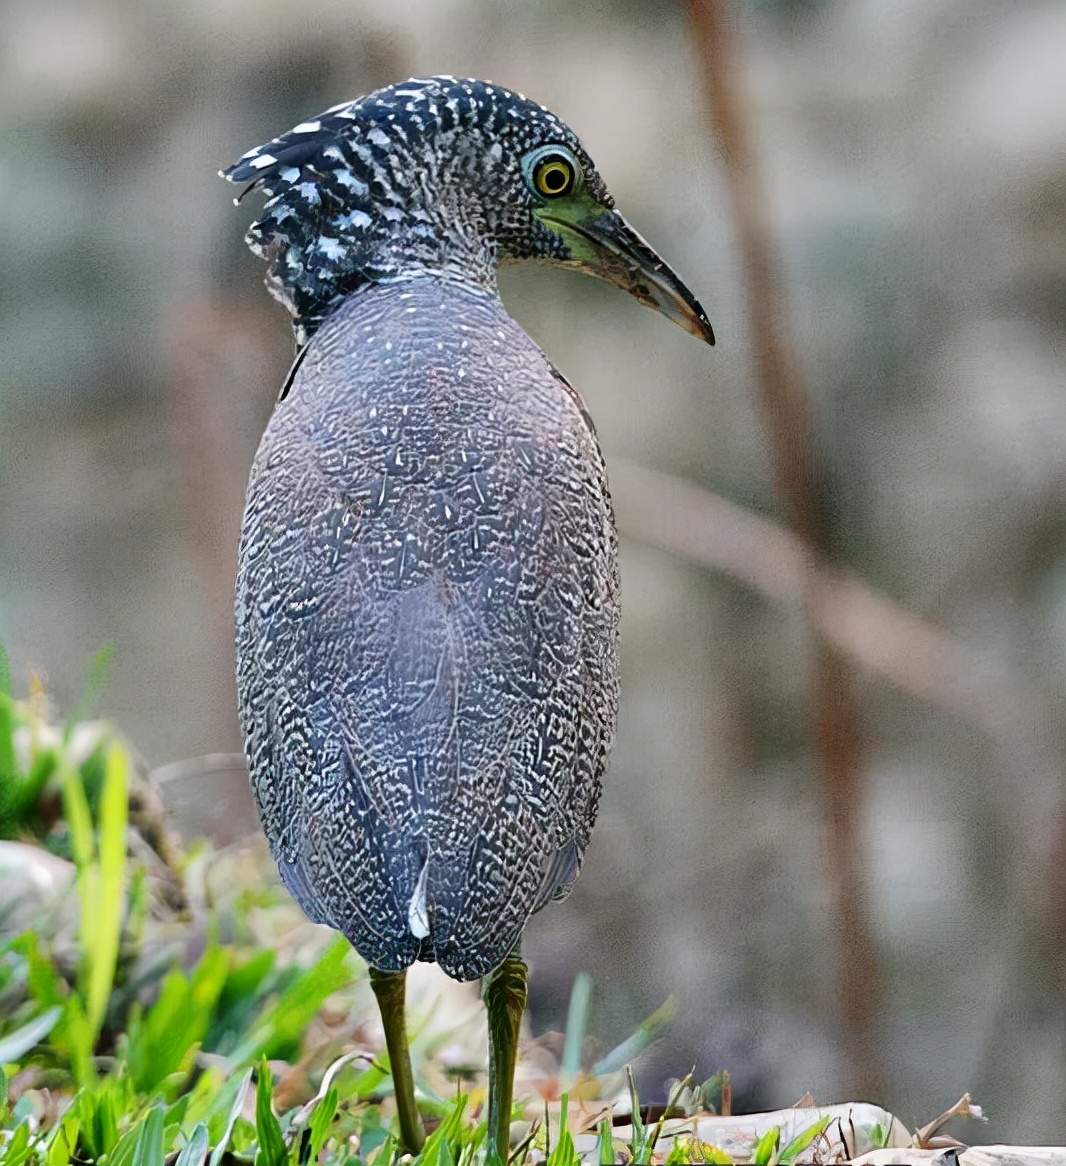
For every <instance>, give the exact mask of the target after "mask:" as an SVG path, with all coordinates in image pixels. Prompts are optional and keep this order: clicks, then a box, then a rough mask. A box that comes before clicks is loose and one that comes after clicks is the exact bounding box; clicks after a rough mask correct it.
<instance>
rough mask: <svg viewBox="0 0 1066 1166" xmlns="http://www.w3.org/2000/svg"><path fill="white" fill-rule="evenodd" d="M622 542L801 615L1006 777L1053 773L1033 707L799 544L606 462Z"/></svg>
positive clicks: (989, 668) (772, 526)
mask: <svg viewBox="0 0 1066 1166" xmlns="http://www.w3.org/2000/svg"><path fill="white" fill-rule="evenodd" d="M611 494H612V496H613V498H614V501H615V506H616V508H617V511H618V521H619V525H620V526H621V529H622V532H623V534H625V535H627V536H628V537H629V538H632V539H635V540H637V541H638V542H641V543H643V544H644V545H646V546H650V547H655V548H657V549H658V550H661V551H665V552H667V553H668V554H671V555H676V556H677V557H678V558H680V559H684V560H685V561H687V562H690V563H696V564H698V565H699V566H701V567H706V568H708V569H710V570H712V571H716V572H718V573H719V574H722V575H725V576H726V577H727V578H730V579H733V580H735V581H736V582H738V583H741V584H743V585H744V586H746V587H750V588H752V589H753V590H754V591H757V592H758V593H759V594H760V595H762V596H763V597H764V598H766V599H768V600H771V601H772V602H774V603H778V604H781V605H782V606H785V607H790V608H792V609H794V610H796V611H802V612H804V613H805V614H806V616H807V618H808V619H809V620H810V621H811V623H812V624H813V626H814V627H815V629H816V630H817V631H818V633H819V635H821V636H822V637H823V638H824V639H825V640H826V642H828V643H829V644H831V645H832V646H833V647H834V648H836V649H837V650H838V651H839V652H840V653H841V654H842V655H843V656H846V657H847V659H848V661H849V662H850V664H851V665H852V666H853V667H856V668H860V669H862V670H863V671H864V672H867V673H870V674H871V675H873V676H878V677H880V678H881V679H883V680H887V681H888V682H889V683H890V684H893V685H895V686H896V687H897V688H899V689H900V690H902V691H903V692H906V693H908V694H910V695H911V696H914V697H916V698H917V699H918V700H921V701H923V702H925V703H927V704H929V705H930V706H932V707H933V708H937V709H940V710H941V711H942V712H944V713H946V714H947V715H949V716H951V717H954V718H956V719H958V720H959V721H961V722H962V723H963V724H968V725H970V726H972V727H973V728H974V729H976V730H977V731H978V732H980V733H981V734H982V735H983V736H985V737H987V738H988V740H989V741H991V742H992V743H993V744H994V745H995V747H996V749H997V750H998V752H999V753H1000V755H1001V765H1002V767H1003V770H1004V772H1005V773H1006V774H1007V775H1010V776H1019V777H1020V776H1021V775H1022V774H1032V773H1042V774H1047V773H1049V772H1052V771H1056V772H1057V770H1058V761H1057V755H1056V752H1055V746H1054V744H1053V743H1052V742H1050V741H1049V740H1048V739H1047V736H1048V735H1047V731H1046V726H1047V725H1048V724H1049V723H1050V721H1049V717H1048V716H1047V714H1046V710H1043V707H1042V706H1043V703H1044V702H1043V701H1042V700H1041V699H1040V698H1039V697H1038V696H1037V695H1036V694H1034V693H1032V692H1029V691H1028V690H1026V689H1025V688H1024V687H1023V686H1022V685H1020V684H1019V683H1018V682H1017V680H1015V679H1014V678H1013V677H1012V676H1010V675H1009V674H1007V673H1006V672H1005V671H1003V670H1001V669H998V668H996V667H995V666H993V665H992V664H991V663H990V662H989V661H988V660H987V659H986V658H985V657H984V656H982V655H981V654H980V653H978V652H975V651H973V650H972V649H970V648H968V647H967V646H966V645H965V644H963V643H962V642H961V641H959V640H958V639H956V637H954V636H952V635H951V634H950V633H949V632H946V631H944V630H943V629H942V628H938V627H936V626H935V625H934V624H932V623H930V622H929V621H928V620H925V619H923V618H922V617H921V616H919V615H916V614H914V613H913V612H911V611H907V610H906V609H905V608H903V607H901V606H900V605H899V604H897V603H896V602H895V601H894V600H892V599H891V598H889V596H887V595H884V594H882V593H880V592H878V591H876V590H875V589H873V588H872V587H870V586H869V585H868V584H866V583H864V582H863V581H862V580H861V579H859V578H858V577H857V576H855V575H854V574H852V573H851V572H848V571H845V570H833V571H829V570H826V569H824V568H823V569H818V568H817V567H816V565H815V558H814V555H813V554H812V553H811V551H810V550H809V549H808V548H807V547H806V546H805V545H804V543H803V541H802V540H801V539H800V538H798V537H797V536H796V535H795V534H793V533H792V532H791V531H789V530H786V529H785V528H784V527H783V526H781V525H779V524H778V523H776V522H773V521H771V520H770V519H768V518H762V517H760V516H759V515H757V514H753V513H752V512H751V511H749V510H745V509H744V508H743V507H741V506H737V505H736V504H735V503H733V502H729V501H727V500H726V499H725V498H722V497H720V496H719V495H717V494H712V493H710V492H709V491H707V490H703V489H700V488H699V487H698V486H694V485H692V484H691V483H688V482H684V481H682V480H681V479H680V478H676V477H673V476H672V475H670V474H664V473H660V472H658V471H655V470H649V469H645V468H643V467H641V466H636V465H633V464H632V463H630V462H624V461H619V460H618V459H617V458H616V459H614V460H613V461H612V463H611Z"/></svg>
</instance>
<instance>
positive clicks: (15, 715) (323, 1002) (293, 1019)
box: [0, 650, 824, 1166]
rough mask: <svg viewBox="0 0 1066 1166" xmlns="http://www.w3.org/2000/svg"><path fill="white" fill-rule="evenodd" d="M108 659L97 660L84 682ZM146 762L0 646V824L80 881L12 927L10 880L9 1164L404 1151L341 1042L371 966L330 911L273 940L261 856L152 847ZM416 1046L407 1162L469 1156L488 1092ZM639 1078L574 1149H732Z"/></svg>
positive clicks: (605, 1063)
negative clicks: (621, 1115) (141, 820)
mask: <svg viewBox="0 0 1066 1166" xmlns="http://www.w3.org/2000/svg"><path fill="white" fill-rule="evenodd" d="M101 676H102V665H100V666H98V667H97V669H96V670H95V672H94V677H93V681H92V685H93V686H94V687H98V686H99V684H100V682H101ZM85 712H86V710H84V709H83V710H81V714H80V715H85ZM141 782H143V778H142V777H141V775H140V771H139V763H138V761H137V758H136V757H135V755H134V754H133V753H132V752H131V751H130V749H129V747H128V746H127V745H126V744H125V742H124V741H123V740H122V739H121V738H120V737H119V736H118V735H117V734H116V733H114V732H113V731H112V730H110V729H108V728H106V727H103V726H87V725H85V724H80V723H79V724H75V723H74V722H70V723H68V724H67V725H65V726H57V725H55V724H53V723H52V722H51V720H50V718H49V715H48V709H47V702H46V700H45V697H44V694H43V692H41V691H39V690H38V689H36V688H35V690H34V691H33V692H32V693H31V695H30V697H29V698H28V699H26V700H21V701H18V700H16V699H15V698H14V696H13V694H12V688H11V678H10V674H9V669H8V666H7V662H6V658H5V657H4V656H3V653H2V650H0V839H3V840H6V841H7V843H16V844H21V846H22V849H21V850H20V854H21V855H22V857H23V859H26V858H27V857H29V858H30V859H32V858H33V856H34V855H41V856H43V855H45V854H47V855H48V856H50V860H52V861H54V862H56V863H58V864H59V868H60V869H63V870H69V871H70V874H71V884H72V885H71V890H70V891H69V893H68V895H67V901H66V902H64V901H63V898H62V896H61V897H60V899H59V900H58V901H56V902H42V904H41V907H40V910H39V911H37V912H36V913H35V915H34V918H33V920H32V924H31V925H30V926H29V927H25V928H23V929H21V930H18V929H14V928H12V926H11V918H12V917H13V914H12V913H13V911H14V910H15V909H16V908H17V907H19V906H20V904H19V903H17V902H10V901H7V900H5V898H4V896H3V895H2V894H0V1166H23V1164H26V1166H68V1164H79V1166H80V1164H82V1163H90V1162H92V1163H97V1162H99V1163H104V1164H106V1166H160V1164H162V1163H164V1162H165V1163H167V1164H168V1166H172V1164H176V1166H208V1164H209V1166H231V1164H233V1163H248V1164H249V1166H307V1164H309V1163H316V1162H318V1163H329V1164H331V1166H347V1164H349V1163H351V1164H356V1163H359V1164H365V1166H375V1164H379V1163H380V1164H381V1166H386V1164H388V1163H390V1162H392V1160H393V1159H394V1158H395V1157H396V1156H397V1146H396V1142H395V1139H394V1136H393V1134H392V1130H391V1126H392V1105H391V1096H390V1090H391V1082H390V1080H389V1076H388V1072H387V1069H386V1068H384V1067H383V1066H382V1065H381V1064H379V1063H378V1062H377V1061H375V1060H373V1059H372V1058H371V1057H370V1056H368V1055H367V1054H365V1053H363V1052H362V1051H361V1050H360V1049H359V1048H353V1047H352V1045H351V1043H350V1039H351V1035H352V1033H353V1031H357V1030H358V1029H359V1027H360V1024H361V1023H362V1021H363V1020H364V1019H367V1018H370V1017H372V1015H373V1005H372V1002H371V994H370V992H369V991H368V990H367V985H366V981H365V974H364V973H365V969H364V968H363V966H362V965H361V964H360V962H359V961H358V959H357V958H356V957H355V955H354V953H353V952H352V951H351V949H350V948H349V947H348V945H347V944H346V943H345V942H344V941H343V940H342V939H340V938H339V937H333V938H332V939H326V940H323V939H322V932H321V930H318V931H316V932H315V933H314V934H315V936H316V938H315V940H314V941H313V943H311V945H310V946H309V947H308V946H304V947H300V946H296V947H295V948H290V947H285V949H284V950H285V954H284V955H281V954H279V953H278V952H277V951H276V950H275V949H274V948H273V947H272V946H271V945H270V943H269V938H270V937H271V936H273V935H275V934H281V933H282V931H283V930H284V927H283V924H284V923H285V922H286V921H288V920H291V919H293V908H292V905H291V904H290V903H289V902H288V901H287V900H286V899H285V898H284V896H283V895H282V894H281V893H280V892H274V891H271V890H269V889H267V890H264V889H263V885H264V884H263V881H262V877H261V876H262V871H261V869H255V870H253V871H251V872H244V873H242V871H241V869H240V867H239V864H238V865H237V866H231V867H228V868H226V869H225V871H224V874H223V877H221V878H220V879H217V880H215V882H214V883H212V880H211V878H210V877H209V873H210V870H211V868H212V867H213V866H214V865H215V864H216V863H217V862H221V861H222V860H221V858H219V856H213V855H211V853H210V851H209V850H208V849H206V848H205V847H200V848H199V849H198V850H194V851H193V852H192V853H191V855H188V856H183V855H181V854H180V853H179V852H178V850H177V848H169V847H163V849H164V850H166V852H167V853H166V855H165V856H163V855H159V854H158V853H156V854H154V856H153V858H152V860H151V861H145V859H144V855H145V853H146V849H147V850H150V847H149V844H148V842H147V841H146V836H142V835H140V834H138V826H137V824H136V823H135V822H134V821H133V820H132V819H133V816H134V815H133V812H132V811H131V809H130V807H131V805H133V804H134V803H133V802H131V799H130V793H131V790H133V791H134V792H136V789H137V786H138V783H141ZM135 801H137V802H138V804H141V802H143V799H135ZM156 825H157V826H160V825H161V824H159V823H157V824H156ZM162 833H163V832H162V830H161V829H152V830H151V831H149V835H150V836H152V837H156V836H162ZM135 836H136V837H137V839H139V841H138V843H137V845H131V841H133V840H134V837H135ZM159 845H161V844H159ZM135 856H136V857H135ZM164 857H165V859H166V861H164ZM156 858H158V859H159V861H158V862H156V861H155V859H156ZM64 864H68V865H64ZM7 877H8V876H6V875H5V876H4V878H5V879H6V878H7ZM193 885H195V889H196V893H195V894H193V893H192V891H191V888H192V887H193ZM5 902H6V906H5ZM308 930H310V929H308ZM264 936H265V937H266V938H264ZM590 994H591V984H590V983H589V982H588V979H587V977H579V979H578V981H577V983H576V984H575V987H574V993H573V999H572V1001H571V1008H570V1013H569V1018H568V1026H567V1027H568V1031H567V1036H566V1042H565V1051H564V1054H563V1058H562V1064H561V1066H560V1074H559V1080H560V1085H561V1087H562V1088H563V1089H571V1090H572V1091H573V1093H574V1094H575V1095H580V1096H586V1097H587V1096H590V1095H591V1096H603V1093H602V1092H599V1093H597V1086H596V1085H595V1084H594V1083H592V1084H590V1077H589V1074H588V1072H583V1069H582V1050H583V1047H584V1044H585V1036H586V1027H587V1021H588V1014H589V1003H590ZM671 1015H672V1004H671V1002H669V1001H668V1002H667V1004H666V1005H664V1006H663V1008H662V1009H660V1010H659V1011H658V1012H657V1013H655V1014H654V1015H653V1016H651V1017H649V1019H648V1021H646V1022H645V1024H644V1025H642V1026H641V1027H640V1028H639V1029H638V1031H637V1032H636V1033H635V1034H634V1035H633V1037H631V1038H630V1040H628V1041H626V1042H624V1044H623V1045H621V1046H619V1048H618V1049H616V1050H614V1051H613V1052H612V1053H609V1054H608V1055H607V1056H606V1057H604V1058H602V1059H601V1061H600V1062H598V1063H597V1065H596V1066H594V1067H593V1069H592V1074H593V1077H595V1075H596V1074H599V1075H601V1077H602V1078H604V1079H609V1077H610V1075H611V1074H614V1075H615V1076H616V1077H617V1074H618V1073H619V1071H620V1070H621V1069H622V1068H623V1067H624V1066H625V1065H626V1062H627V1061H628V1060H629V1059H631V1058H632V1057H633V1056H635V1055H636V1053H638V1052H639V1051H640V1050H641V1049H642V1048H643V1047H644V1046H645V1045H646V1044H648V1043H649V1041H651V1040H652V1039H654V1038H655V1037H656V1036H657V1035H658V1034H659V1033H661V1032H662V1030H663V1028H664V1027H665V1026H666V1025H667V1024H668V1022H669V1019H670V1016H671ZM439 1043H440V1040H439V1038H438V1040H437V1041H436V1044H439ZM414 1048H415V1050H416V1053H418V1054H419V1055H420V1057H421V1060H420V1062H419V1063H418V1064H416V1076H417V1077H418V1080H419V1084H420V1087H421V1092H422V1097H421V1102H420V1104H421V1105H422V1106H423V1111H424V1114H425V1116H426V1118H427V1125H428V1127H429V1130H430V1133H429V1136H428V1138H427V1141H426V1145H425V1148H424V1149H423V1151H422V1153H421V1155H420V1156H419V1162H420V1163H421V1164H422V1166H465V1164H468V1163H474V1162H475V1161H479V1160H480V1158H481V1157H482V1156H483V1149H484V1144H485V1127H484V1122H483V1120H481V1119H482V1117H483V1113H482V1108H483V1095H484V1091H483V1090H477V1089H475V1090H472V1091H471V1092H470V1093H469V1094H464V1093H462V1092H455V1091H454V1090H453V1088H452V1087H449V1086H447V1082H446V1079H445V1075H444V1074H443V1072H442V1071H441V1070H440V1068H439V1067H434V1065H433V1064H432V1057H433V1055H434V1053H433V1050H434V1041H432V1040H428V1039H427V1040H424V1041H422V1040H419V1039H418V1038H416V1039H415V1041H414ZM715 1080H717V1079H715ZM629 1082H630V1084H629V1089H630V1108H631V1111H632V1114H633V1117H632V1124H631V1127H630V1131H629V1135H628V1138H626V1139H625V1140H622V1139H620V1138H618V1137H617V1136H616V1134H615V1130H614V1129H613V1128H612V1126H611V1124H610V1122H609V1120H607V1118H606V1117H605V1116H604V1117H602V1118H600V1119H599V1120H598V1121H597V1116H596V1115H593V1117H592V1119H591V1121H592V1127H593V1130H595V1131H596V1132H595V1135H594V1136H593V1137H591V1138H590V1137H588V1136H587V1135H586V1137H585V1138H584V1144H588V1143H590V1142H591V1148H588V1149H587V1153H586V1157H585V1159H584V1160H585V1161H588V1162H589V1163H592V1164H599V1166H607V1164H608V1163H614V1162H620V1161H626V1162H633V1163H640V1164H643V1163H652V1162H662V1161H665V1162H667V1163H669V1164H670V1166H682V1164H683V1163H688V1162H708V1161H709V1162H723V1161H724V1162H728V1161H730V1159H729V1158H728V1156H725V1155H722V1153H721V1151H716V1150H714V1148H713V1147H708V1146H705V1145H703V1144H702V1143H700V1142H698V1141H696V1140H695V1138H694V1137H687V1138H686V1137H678V1138H674V1139H670V1140H668V1141H669V1144H668V1145H666V1144H664V1139H663V1136H662V1135H663V1121H662V1120H659V1121H657V1122H655V1123H645V1122H643V1121H642V1120H641V1116H640V1104H639V1100H638V1098H637V1096H636V1090H635V1088H634V1087H633V1085H632V1077H630V1078H629ZM434 1083H437V1084H436V1085H435V1084H434ZM719 1084H720V1082H719ZM711 1085H712V1082H708V1083H706V1085H705V1086H704V1087H703V1090H709V1087H710V1086H711ZM600 1087H601V1088H602V1087H603V1081H601V1085H600ZM686 1090H687V1095H689V1096H695V1097H696V1098H697V1099H698V1103H699V1104H702V1103H703V1101H705V1098H703V1094H702V1092H701V1089H700V1088H696V1089H693V1088H692V1087H691V1083H690V1082H689V1081H687V1080H686V1081H684V1082H682V1083H681V1084H680V1085H679V1086H678V1088H677V1089H676V1090H675V1092H674V1096H673V1097H672V1098H671V1107H676V1105H677V1104H678V1101H679V1098H680V1097H681V1095H682V1093H683V1092H685V1091H686ZM671 1107H668V1108H671ZM519 1109H521V1106H520V1107H519ZM575 1115H578V1116H580V1110H579V1109H573V1110H570V1109H569V1107H568V1105H567V1103H566V1098H565V1096H564V1099H563V1104H562V1106H561V1108H560V1109H559V1116H558V1117H555V1118H552V1119H551V1120H549V1119H548V1117H547V1114H545V1116H544V1118H543V1119H541V1120H537V1121H534V1122H533V1123H531V1125H530V1126H529V1133H528V1135H527V1137H526V1138H525V1140H524V1142H523V1143H522V1145H521V1146H520V1147H519V1148H518V1149H517V1150H516V1152H515V1154H514V1155H513V1156H512V1162H520V1161H522V1160H524V1159H526V1158H528V1157H530V1156H531V1155H532V1156H534V1157H535V1159H536V1160H538V1161H546V1162H547V1166H576V1163H578V1162H579V1161H581V1160H582V1159H581V1158H580V1157H579V1153H578V1143H579V1142H580V1141H581V1139H580V1137H578V1135H579V1134H580V1133H581V1132H582V1131H579V1130H575V1129H574V1128H572V1122H573V1121H574V1120H575ZM519 1116H522V1115H521V1114H520V1113H517V1112H516V1117H519ZM823 1130H824V1125H822V1126H821V1128H815V1127H814V1126H812V1127H811V1130H810V1131H808V1132H807V1134H805V1135H803V1136H802V1138H805V1139H806V1140H805V1141H803V1140H802V1138H797V1139H794V1140H793V1142H792V1143H790V1144H789V1145H788V1146H786V1147H785V1148H784V1150H779V1141H780V1138H779V1137H778V1138H777V1139H776V1140H774V1139H770V1140H767V1139H764V1140H763V1141H764V1142H765V1143H766V1144H765V1145H763V1143H760V1145H759V1147H757V1152H756V1156H755V1159H754V1160H755V1162H756V1163H757V1166H791V1163H792V1162H794V1160H795V1159H796V1157H797V1156H798V1155H799V1154H800V1153H801V1152H802V1151H803V1150H804V1149H806V1148H807V1147H808V1146H810V1145H811V1144H812V1143H813V1142H815V1141H816V1140H817V1138H818V1137H819V1135H820V1134H821V1133H822V1131H823ZM808 1135H809V1136H808ZM576 1138H577V1140H575V1139H576ZM801 1141H802V1145H801V1144H799V1143H800V1142H801Z"/></svg>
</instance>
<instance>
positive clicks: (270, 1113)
mask: <svg viewBox="0 0 1066 1166" xmlns="http://www.w3.org/2000/svg"><path fill="white" fill-rule="evenodd" d="M273 1099H274V1078H273V1076H272V1075H271V1072H270V1066H269V1065H268V1064H267V1061H266V1057H263V1058H262V1059H261V1060H260V1062H259V1069H258V1080H257V1081H256V1083H255V1134H256V1139H257V1141H258V1143H259V1145H258V1149H257V1150H256V1152H255V1166H286V1163H287V1162H288V1153H287V1152H286V1150H285V1139H284V1138H283V1137H282V1136H281V1126H280V1125H279V1124H278V1119H277V1118H276V1117H275V1116H274V1108H273V1106H272V1104H271V1102H272V1101H273Z"/></svg>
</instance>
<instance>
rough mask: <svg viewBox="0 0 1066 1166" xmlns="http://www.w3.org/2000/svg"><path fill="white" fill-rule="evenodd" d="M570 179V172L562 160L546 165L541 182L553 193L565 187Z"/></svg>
mask: <svg viewBox="0 0 1066 1166" xmlns="http://www.w3.org/2000/svg"><path fill="white" fill-rule="evenodd" d="M569 181H570V174H569V171H568V170H567V169H566V167H565V166H564V165H563V164H562V162H549V163H548V165H547V166H545V167H544V174H543V177H542V178H541V182H542V183H543V185H544V189H545V190H549V191H551V193H552V194H558V193H559V192H560V191H561V190H563V189H565V187H566V184H567V182H569Z"/></svg>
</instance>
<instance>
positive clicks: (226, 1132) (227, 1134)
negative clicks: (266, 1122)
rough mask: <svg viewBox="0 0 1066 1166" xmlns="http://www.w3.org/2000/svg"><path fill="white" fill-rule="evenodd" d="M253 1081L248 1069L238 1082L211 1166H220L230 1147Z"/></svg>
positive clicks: (212, 1153) (212, 1152)
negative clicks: (230, 1141) (234, 1129)
mask: <svg viewBox="0 0 1066 1166" xmlns="http://www.w3.org/2000/svg"><path fill="white" fill-rule="evenodd" d="M251 1080H252V1070H251V1069H246V1070H245V1072H244V1075H243V1076H242V1077H241V1079H240V1081H238V1082H237V1087H236V1089H235V1091H234V1095H233V1104H232V1105H231V1106H230V1108H229V1113H228V1114H227V1115H226V1124H225V1126H224V1127H223V1130H222V1136H221V1137H220V1138H219V1139H218V1143H217V1144H216V1146H215V1148H214V1149H213V1150H212V1151H211V1166H220V1164H221V1162H222V1158H223V1156H224V1155H225V1153H226V1149H227V1147H228V1146H229V1140H230V1138H231V1137H233V1127H234V1126H235V1125H236V1124H237V1119H238V1118H239V1117H240V1116H241V1110H242V1109H244V1095H245V1093H247V1092H248V1086H249V1084H250V1083H251Z"/></svg>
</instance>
